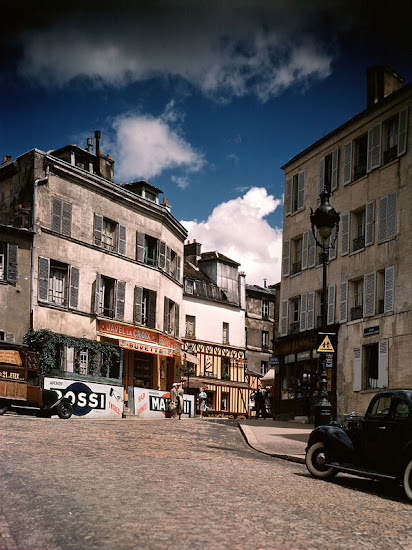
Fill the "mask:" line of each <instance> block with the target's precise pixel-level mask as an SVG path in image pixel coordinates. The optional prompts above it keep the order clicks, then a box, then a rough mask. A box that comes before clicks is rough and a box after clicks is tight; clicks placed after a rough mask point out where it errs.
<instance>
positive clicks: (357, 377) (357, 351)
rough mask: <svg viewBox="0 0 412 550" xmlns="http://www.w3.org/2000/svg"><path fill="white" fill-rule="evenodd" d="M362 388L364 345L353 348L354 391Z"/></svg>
mask: <svg viewBox="0 0 412 550" xmlns="http://www.w3.org/2000/svg"><path fill="white" fill-rule="evenodd" d="M361 389H362V346H356V347H355V348H353V391H361Z"/></svg>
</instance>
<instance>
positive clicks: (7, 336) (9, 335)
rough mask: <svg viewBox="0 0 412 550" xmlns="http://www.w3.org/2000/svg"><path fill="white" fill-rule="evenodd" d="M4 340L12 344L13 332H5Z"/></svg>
mask: <svg viewBox="0 0 412 550" xmlns="http://www.w3.org/2000/svg"><path fill="white" fill-rule="evenodd" d="M4 341H5V342H8V343H9V344H14V334H13V333H12V332H5V334H4Z"/></svg>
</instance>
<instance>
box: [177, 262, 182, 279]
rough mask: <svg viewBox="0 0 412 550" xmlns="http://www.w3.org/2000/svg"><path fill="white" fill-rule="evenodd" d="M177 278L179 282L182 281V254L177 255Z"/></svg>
mask: <svg viewBox="0 0 412 550" xmlns="http://www.w3.org/2000/svg"><path fill="white" fill-rule="evenodd" d="M176 266H177V267H176V280H177V282H178V283H180V282H181V278H182V257H181V256H177V257H176Z"/></svg>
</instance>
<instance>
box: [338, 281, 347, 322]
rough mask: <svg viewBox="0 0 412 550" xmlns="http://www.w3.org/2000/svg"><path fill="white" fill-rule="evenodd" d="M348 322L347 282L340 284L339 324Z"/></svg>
mask: <svg viewBox="0 0 412 550" xmlns="http://www.w3.org/2000/svg"><path fill="white" fill-rule="evenodd" d="M347 320H348V281H344V282H343V283H341V284H340V306H339V322H340V323H346V322H347Z"/></svg>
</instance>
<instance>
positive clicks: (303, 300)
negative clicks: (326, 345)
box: [300, 293, 308, 332]
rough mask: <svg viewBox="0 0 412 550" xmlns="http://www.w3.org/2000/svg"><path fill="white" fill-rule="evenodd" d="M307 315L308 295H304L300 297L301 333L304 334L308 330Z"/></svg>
mask: <svg viewBox="0 0 412 550" xmlns="http://www.w3.org/2000/svg"><path fill="white" fill-rule="evenodd" d="M307 313H308V295H307V293H305V294H302V295H301V297H300V331H301V332H304V331H305V330H306V329H307Z"/></svg>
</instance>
